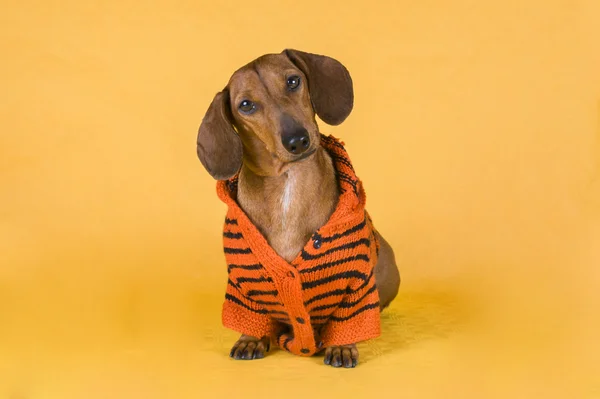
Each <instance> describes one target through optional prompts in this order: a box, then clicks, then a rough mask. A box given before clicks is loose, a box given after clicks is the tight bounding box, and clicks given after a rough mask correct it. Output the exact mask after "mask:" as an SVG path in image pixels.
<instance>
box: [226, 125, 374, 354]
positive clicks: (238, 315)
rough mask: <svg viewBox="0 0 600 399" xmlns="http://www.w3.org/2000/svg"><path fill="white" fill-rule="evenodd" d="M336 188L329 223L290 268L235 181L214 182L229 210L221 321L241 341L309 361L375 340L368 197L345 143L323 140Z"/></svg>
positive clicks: (322, 136)
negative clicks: (269, 345) (260, 340)
mask: <svg viewBox="0 0 600 399" xmlns="http://www.w3.org/2000/svg"><path fill="white" fill-rule="evenodd" d="M321 145H322V146H323V147H324V148H325V149H326V150H327V151H328V153H329V155H330V156H331V158H332V159H333V163H334V167H335V170H336V176H337V179H338V183H339V188H340V193H341V194H340V197H339V201H338V204H337V206H336V209H335V210H334V212H333V214H332V215H331V217H330V219H329V221H328V222H327V223H326V224H325V225H324V226H322V227H321V228H319V229H318V230H317V231H315V232H314V233H313V235H312V236H311V239H310V240H309V241H308V243H307V244H306V245H305V246H304V248H303V249H302V251H301V252H300V254H298V256H297V257H296V259H294V260H293V261H292V262H291V263H288V262H287V261H286V260H284V259H283V258H281V257H280V256H279V255H277V253H276V252H275V251H274V250H273V248H271V247H270V246H269V244H268V242H267V240H266V239H265V238H264V236H263V235H262V234H261V233H260V232H259V230H258V229H257V228H256V226H254V224H252V222H251V221H250V219H249V218H248V217H247V215H246V214H245V213H244V211H243V210H242V209H241V208H240V207H239V205H238V203H237V201H236V194H237V176H235V177H233V178H232V179H230V180H227V181H218V182H217V193H218V195H219V198H220V199H221V200H222V201H223V202H225V203H226V204H227V206H228V212H227V216H226V219H225V225H224V232H223V244H224V250H225V258H226V261H227V265H228V267H227V270H228V274H229V280H228V284H227V291H226V295H225V302H224V304H223V311H222V320H223V325H224V326H225V327H227V328H230V329H232V330H235V331H237V332H240V333H242V334H246V335H250V336H255V337H264V336H270V337H271V338H272V339H273V340H275V341H276V342H277V344H278V345H279V346H280V347H281V348H283V349H284V350H287V351H289V352H291V353H294V354H297V355H304V356H310V355H313V354H315V353H316V352H318V351H319V350H320V349H321V348H326V347H328V346H332V345H347V344H352V343H356V342H359V341H364V340H368V339H371V338H375V337H377V336H379V334H380V322H379V296H378V292H377V288H376V286H375V277H374V275H373V269H374V265H375V264H376V263H377V257H378V253H379V243H378V242H377V239H376V236H375V229H374V227H373V224H372V221H371V218H370V217H369V215H368V213H367V212H366V210H365V201H366V197H365V192H364V190H363V187H362V184H361V181H360V180H359V179H358V177H357V176H356V174H355V173H354V169H353V167H352V164H351V163H350V159H349V158H348V154H347V153H346V150H345V149H344V146H343V143H342V142H340V141H338V140H337V139H335V138H334V137H333V136H324V135H321Z"/></svg>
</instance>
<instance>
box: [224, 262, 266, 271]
mask: <svg viewBox="0 0 600 399" xmlns="http://www.w3.org/2000/svg"><path fill="white" fill-rule="evenodd" d="M229 269H230V270H232V269H243V270H260V269H262V265H261V264H260V263H256V264H254V265H236V264H231V265H229Z"/></svg>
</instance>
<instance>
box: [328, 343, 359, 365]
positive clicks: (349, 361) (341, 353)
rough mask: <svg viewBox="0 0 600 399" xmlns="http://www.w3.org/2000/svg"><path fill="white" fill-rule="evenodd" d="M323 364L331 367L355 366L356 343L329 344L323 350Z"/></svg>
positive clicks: (356, 356)
mask: <svg viewBox="0 0 600 399" xmlns="http://www.w3.org/2000/svg"><path fill="white" fill-rule="evenodd" d="M324 362H325V364H327V365H329V366H333V367H342V366H343V367H345V368H351V367H356V365H357V364H358V349H356V345H355V344H352V345H342V346H330V347H328V348H327V349H326V350H325V360H324Z"/></svg>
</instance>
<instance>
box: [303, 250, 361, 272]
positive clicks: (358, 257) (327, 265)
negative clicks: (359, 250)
mask: <svg viewBox="0 0 600 399" xmlns="http://www.w3.org/2000/svg"><path fill="white" fill-rule="evenodd" d="M354 260H362V261H365V262H369V261H370V258H369V256H368V255H364V254H358V255H354V256H349V257H347V258H342V259H338V260H334V261H331V262H325V263H322V264H320V265H318V266H315V267H311V268H309V269H302V270H300V273H312V272H317V271H319V270H323V269H327V268H330V267H333V266H337V265H341V264H344V263H346V262H351V261H354Z"/></svg>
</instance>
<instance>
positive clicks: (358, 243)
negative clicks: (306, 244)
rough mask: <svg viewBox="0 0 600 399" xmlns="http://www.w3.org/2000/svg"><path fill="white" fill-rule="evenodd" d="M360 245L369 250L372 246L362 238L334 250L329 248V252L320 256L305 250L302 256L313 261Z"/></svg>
mask: <svg viewBox="0 0 600 399" xmlns="http://www.w3.org/2000/svg"><path fill="white" fill-rule="evenodd" d="M360 245H364V246H366V247H367V248H369V247H370V246H371V241H370V240H369V239H368V238H361V239H360V240H357V241H352V242H349V243H346V244H343V245H339V246H337V247H333V248H329V249H328V250H327V251H325V252H321V253H318V254H314V255H312V254H309V253H308V252H306V251H305V250H302V253H301V256H302V259H303V260H312V259H318V258H320V257H323V256H325V255H329V254H332V253H334V252H338V251H343V250H344V249H352V248H356V247H358V246H360Z"/></svg>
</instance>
